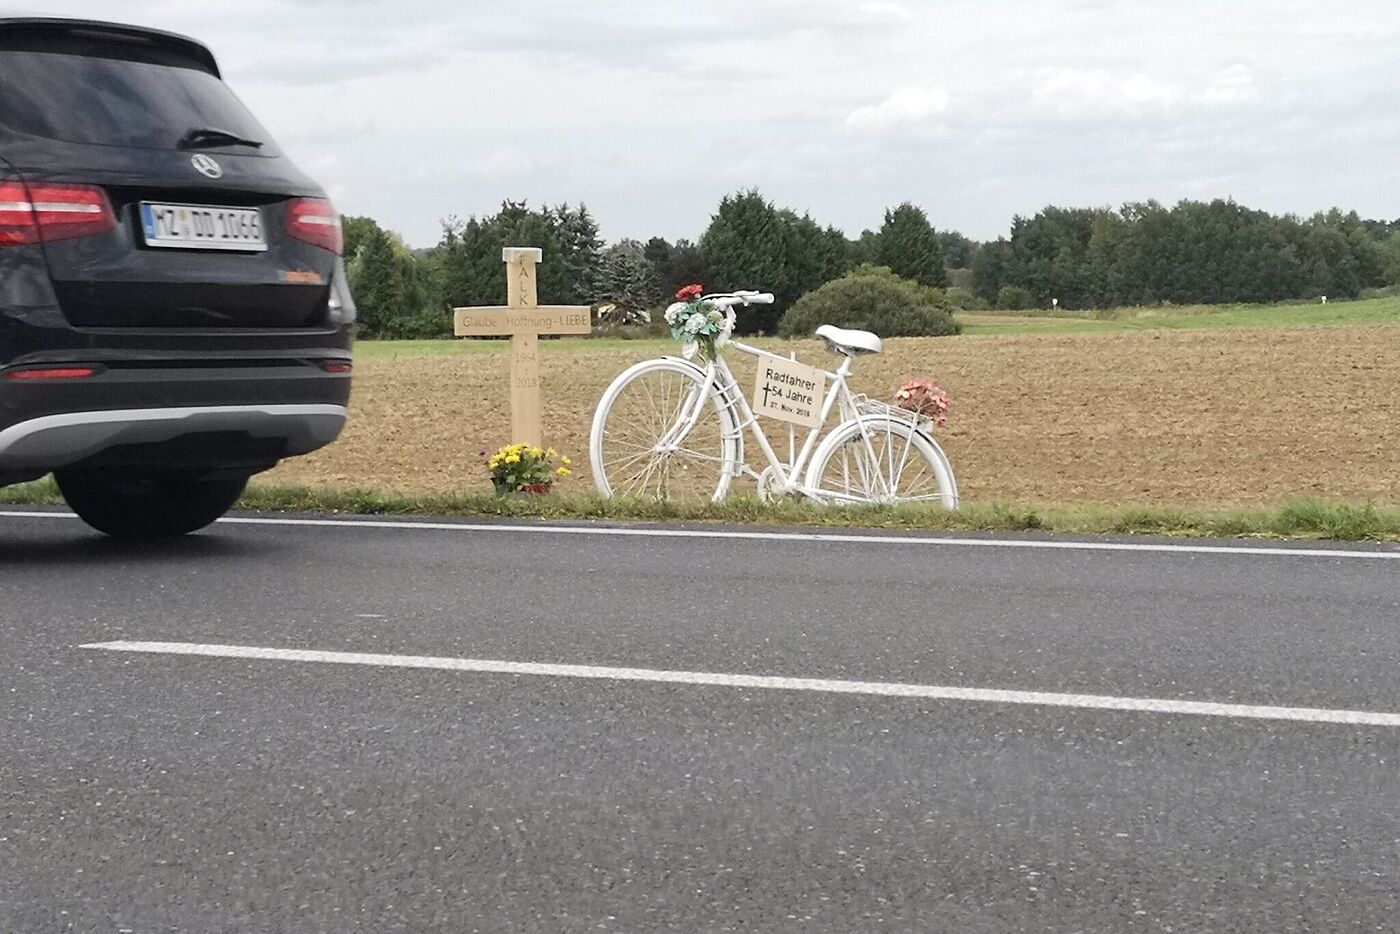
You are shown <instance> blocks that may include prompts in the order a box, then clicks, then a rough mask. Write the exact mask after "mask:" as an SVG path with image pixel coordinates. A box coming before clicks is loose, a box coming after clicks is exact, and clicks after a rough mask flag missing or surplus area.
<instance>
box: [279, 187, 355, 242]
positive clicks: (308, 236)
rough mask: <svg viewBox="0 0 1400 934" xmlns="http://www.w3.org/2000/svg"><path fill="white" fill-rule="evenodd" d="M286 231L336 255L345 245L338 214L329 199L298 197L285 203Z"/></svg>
mask: <svg viewBox="0 0 1400 934" xmlns="http://www.w3.org/2000/svg"><path fill="white" fill-rule="evenodd" d="M287 233H289V234H291V235H292V236H293V237H295V238H296V239H298V240H300V241H302V242H303V243H310V244H311V245H312V246H318V247H320V248H321V249H323V250H330V251H331V252H332V253H334V254H335V255H336V256H339V255H340V251H341V250H342V249H343V248H344V245H345V242H344V238H343V237H342V235H341V232H340V215H339V214H337V213H335V208H333V207H331V203H330V202H329V201H325V200H323V199H321V198H298V199H296V200H295V201H292V202H291V203H289V204H288V205H287Z"/></svg>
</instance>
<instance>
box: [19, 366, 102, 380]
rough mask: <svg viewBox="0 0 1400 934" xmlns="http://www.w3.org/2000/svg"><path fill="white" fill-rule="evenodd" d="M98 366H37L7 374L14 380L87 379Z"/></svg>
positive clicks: (94, 373) (94, 374)
mask: <svg viewBox="0 0 1400 934" xmlns="http://www.w3.org/2000/svg"><path fill="white" fill-rule="evenodd" d="M96 375H97V368H96V367H91V366H62V367H49V368H47V369H42V368H36V369H29V370H11V371H10V372H8V373H6V374H5V378H6V379H13V380H33V379H87V378H88V377H89V376H96Z"/></svg>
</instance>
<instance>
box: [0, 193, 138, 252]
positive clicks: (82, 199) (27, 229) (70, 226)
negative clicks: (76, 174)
mask: <svg viewBox="0 0 1400 934" xmlns="http://www.w3.org/2000/svg"><path fill="white" fill-rule="evenodd" d="M116 226H117V216H116V214H114V213H113V212H112V204H111V202H110V201H108V200H107V194H106V192H104V191H103V190H102V189H101V188H98V187H96V186H94V185H60V184H53V183H37V184H33V185H26V184H24V183H23V182H0V246H23V245H26V244H34V243H52V242H54V241H55V240H71V239H72V238H74V237H91V236H95V235H97V234H104V233H107V232H108V231H110V230H114V229H115V228H116Z"/></svg>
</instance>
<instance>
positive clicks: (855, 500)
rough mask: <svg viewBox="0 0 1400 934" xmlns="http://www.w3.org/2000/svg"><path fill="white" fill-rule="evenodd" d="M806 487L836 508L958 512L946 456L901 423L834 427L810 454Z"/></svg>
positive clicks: (878, 421) (878, 420)
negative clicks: (920, 507)
mask: <svg viewBox="0 0 1400 934" xmlns="http://www.w3.org/2000/svg"><path fill="white" fill-rule="evenodd" d="M862 426H863V427H864V430H863V431H862ZM867 441H868V442H869V443H868V444H867ZM806 485H807V487H808V488H809V490H810V491H811V494H812V495H813V496H815V497H816V498H817V499H819V500H821V501H824V502H829V503H833V504H838V505H839V504H861V503H872V504H879V505H898V504H900V503H931V504H933V505H936V506H942V507H943V508H944V509H957V508H958V484H957V480H955V479H954V477H953V467H952V464H950V463H949V462H948V457H947V455H945V454H944V453H943V449H942V448H940V447H939V446H938V443H937V442H936V441H934V440H933V439H932V438H930V437H929V436H928V435H926V434H924V433H923V432H921V431H919V430H918V429H917V428H916V427H914V426H913V425H911V424H910V423H908V422H906V421H904V420H902V419H895V418H863V419H852V420H850V421H847V422H843V423H841V424H840V425H838V426H836V429H835V430H833V431H832V432H831V434H829V435H827V437H826V438H825V439H824V440H823V441H822V443H821V446H820V447H818V448H817V452H816V453H815V454H814V455H812V465H811V466H810V467H809V468H808V469H807V481H806Z"/></svg>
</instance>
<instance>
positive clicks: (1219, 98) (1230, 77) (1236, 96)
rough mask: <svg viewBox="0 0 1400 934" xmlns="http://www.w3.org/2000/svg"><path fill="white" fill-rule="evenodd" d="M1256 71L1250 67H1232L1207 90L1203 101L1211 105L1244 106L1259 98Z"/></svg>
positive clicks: (1220, 75)
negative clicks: (1243, 104)
mask: <svg viewBox="0 0 1400 934" xmlns="http://www.w3.org/2000/svg"><path fill="white" fill-rule="evenodd" d="M1258 96H1259V94H1258V90H1257V89H1256V88H1255V86H1254V70H1253V69H1252V68H1250V67H1249V66H1248V65H1241V64H1236V65H1231V66H1230V67H1229V68H1226V69H1225V70H1224V71H1222V72H1221V73H1220V74H1218V75H1216V77H1215V80H1214V81H1212V82H1211V83H1210V86H1209V87H1207V88H1206V89H1205V93H1203V94H1202V95H1201V99H1202V100H1204V101H1206V102H1207V103H1211V104H1242V103H1246V102H1248V101H1252V100H1254V99H1255V98H1256V97H1258Z"/></svg>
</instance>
